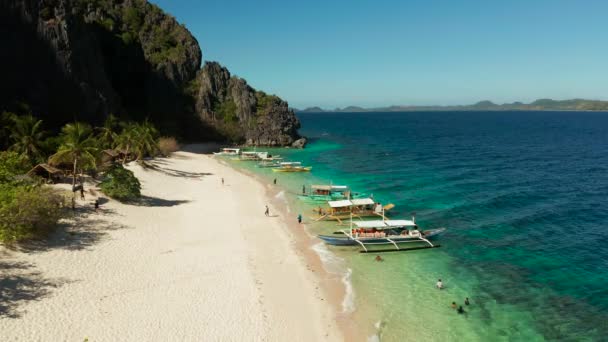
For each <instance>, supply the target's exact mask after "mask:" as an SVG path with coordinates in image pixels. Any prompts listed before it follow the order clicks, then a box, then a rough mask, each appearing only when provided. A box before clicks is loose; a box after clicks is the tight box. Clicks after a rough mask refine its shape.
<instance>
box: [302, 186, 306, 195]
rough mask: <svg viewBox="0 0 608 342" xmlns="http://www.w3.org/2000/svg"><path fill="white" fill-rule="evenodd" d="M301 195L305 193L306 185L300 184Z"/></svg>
mask: <svg viewBox="0 0 608 342" xmlns="http://www.w3.org/2000/svg"><path fill="white" fill-rule="evenodd" d="M302 195H306V185H302Z"/></svg>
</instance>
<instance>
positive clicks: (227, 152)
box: [213, 147, 241, 156]
mask: <svg viewBox="0 0 608 342" xmlns="http://www.w3.org/2000/svg"><path fill="white" fill-rule="evenodd" d="M213 154H214V155H216V156H238V155H239V154H241V149H239V148H231V147H225V148H222V149H221V150H220V151H219V152H213Z"/></svg>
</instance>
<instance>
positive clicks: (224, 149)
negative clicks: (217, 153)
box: [222, 147, 240, 152]
mask: <svg viewBox="0 0 608 342" xmlns="http://www.w3.org/2000/svg"><path fill="white" fill-rule="evenodd" d="M222 151H224V152H238V151H240V149H238V148H231V147H224V148H222Z"/></svg>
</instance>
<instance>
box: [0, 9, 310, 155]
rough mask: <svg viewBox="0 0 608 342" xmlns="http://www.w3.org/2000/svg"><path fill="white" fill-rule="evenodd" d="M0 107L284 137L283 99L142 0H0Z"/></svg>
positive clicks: (282, 141)
mask: <svg viewBox="0 0 608 342" xmlns="http://www.w3.org/2000/svg"><path fill="white" fill-rule="evenodd" d="M0 34H2V39H3V44H2V50H1V52H0V75H2V82H0V111H3V110H9V111H10V110H13V109H14V108H19V106H20V105H21V104H22V103H25V104H28V105H29V106H30V107H31V109H32V111H33V112H34V114H35V115H37V116H39V117H40V118H41V119H43V120H44V122H45V125H46V126H47V128H50V129H57V128H58V127H60V126H62V125H64V124H65V123H67V122H70V121H73V120H75V119H76V120H79V121H86V122H89V123H92V124H100V123H101V122H103V120H105V118H106V117H107V116H108V115H109V114H115V115H117V116H119V117H121V118H123V119H130V120H143V119H147V118H149V119H150V120H151V121H152V122H153V123H154V124H156V125H157V126H159V128H160V129H161V131H162V133H163V134H169V135H175V136H179V137H182V138H185V139H188V140H195V141H201V140H212V139H213V140H231V141H234V142H246V143H249V144H251V145H272V146H285V145H290V144H291V143H292V142H293V141H294V140H295V139H297V138H299V136H298V133H297V128H298V127H299V125H300V123H299V122H298V120H297V118H296V117H295V115H294V113H293V111H292V110H290V109H289V108H288V106H287V103H286V102H284V101H282V100H281V99H279V98H278V97H276V96H271V95H267V94H265V93H263V92H261V91H256V90H255V89H253V88H251V87H250V86H249V85H248V84H247V82H246V81H245V80H243V79H241V78H238V77H235V76H232V75H230V72H229V71H228V70H227V69H226V68H224V67H222V66H221V65H219V64H218V63H213V62H212V63H206V64H205V66H204V67H203V68H202V69H201V68H200V67H201V62H202V52H201V49H200V47H199V45H198V42H197V41H196V39H195V38H194V37H193V36H192V34H191V33H190V32H189V31H188V30H187V29H186V28H185V27H184V26H183V25H181V24H179V23H178V22H177V21H176V20H175V18H173V17H172V16H170V15H168V14H166V13H164V12H163V11H162V10H161V9H160V8H158V7H157V6H156V5H154V4H151V3H149V2H148V1H147V0H96V1H86V0H0Z"/></svg>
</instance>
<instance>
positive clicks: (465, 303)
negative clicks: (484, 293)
mask: <svg viewBox="0 0 608 342" xmlns="http://www.w3.org/2000/svg"><path fill="white" fill-rule="evenodd" d="M469 304H471V303H470V302H469V297H467V298H465V299H464V305H469Z"/></svg>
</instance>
